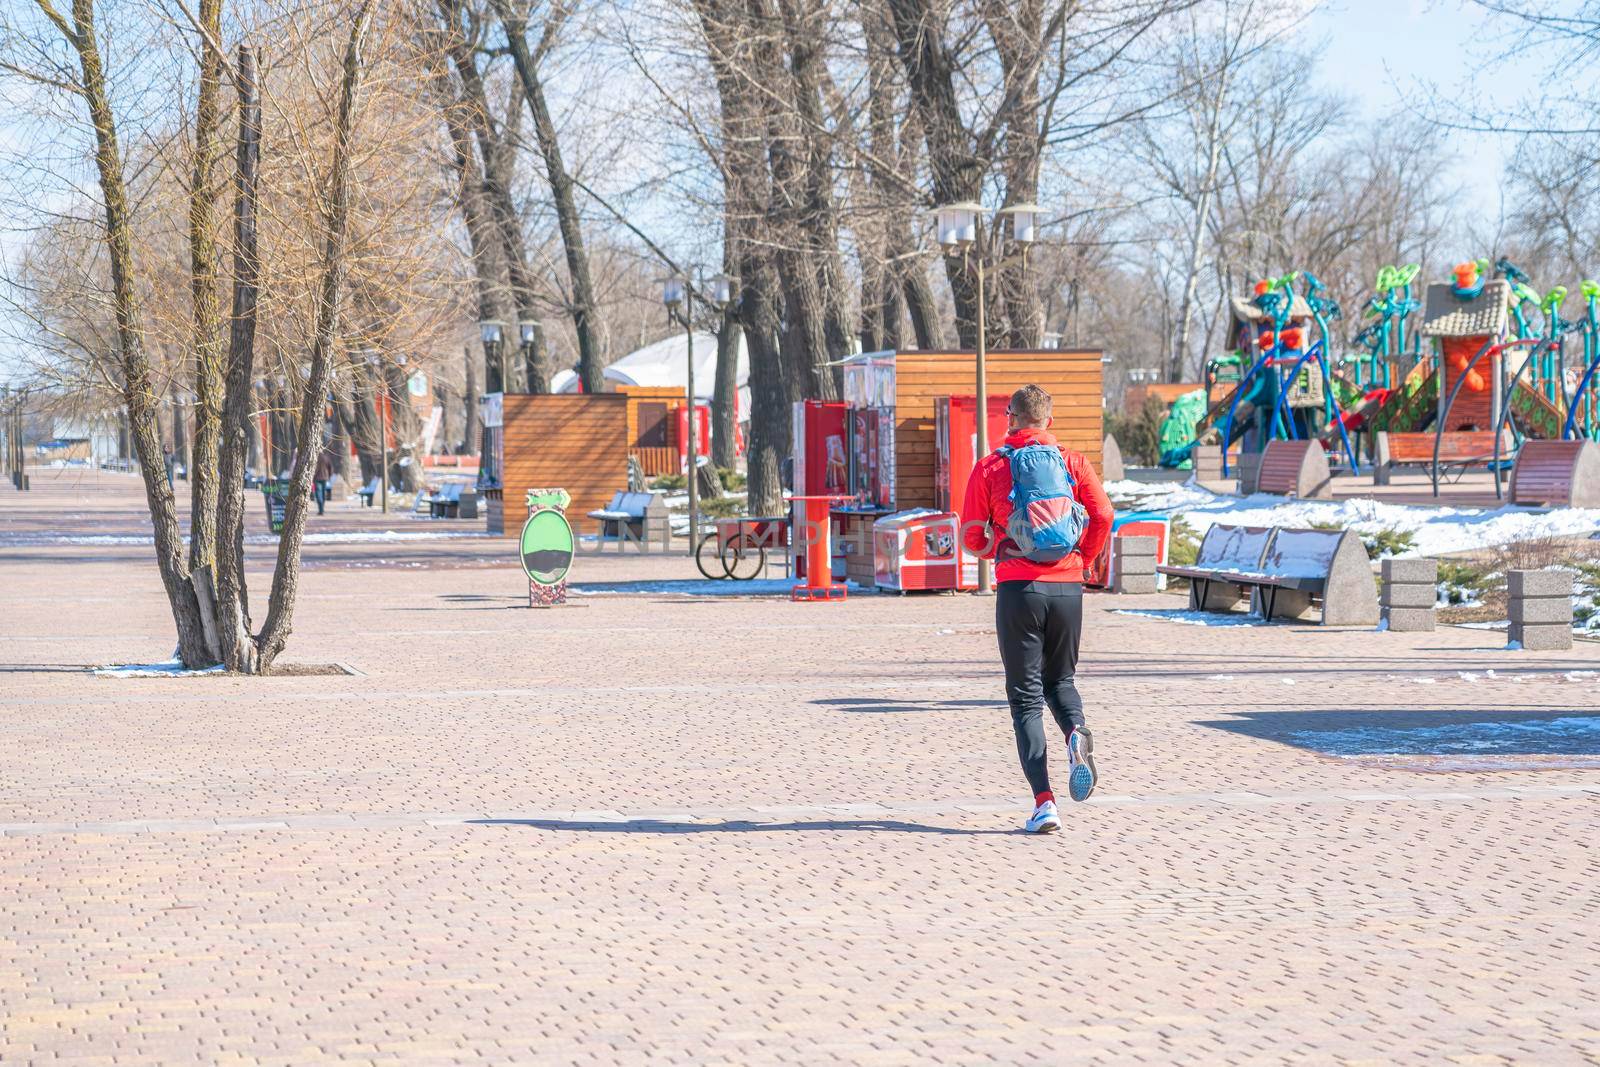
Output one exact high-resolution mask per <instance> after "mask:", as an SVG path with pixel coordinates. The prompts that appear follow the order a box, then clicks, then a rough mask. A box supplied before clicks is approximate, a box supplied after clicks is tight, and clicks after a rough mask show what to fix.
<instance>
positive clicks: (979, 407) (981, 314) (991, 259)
mask: <svg viewBox="0 0 1600 1067" xmlns="http://www.w3.org/2000/svg"><path fill="white" fill-rule="evenodd" d="M935 216H936V219H937V225H938V235H939V244H940V245H942V246H943V247H944V249H945V252H946V254H949V255H955V254H958V253H959V254H960V255H961V256H962V257H963V258H965V257H967V256H971V257H972V261H973V266H974V268H975V272H976V274H977V282H978V294H977V295H978V311H977V327H978V343H977V345H976V348H977V360H976V363H977V366H976V368H975V370H976V372H977V373H976V377H977V383H976V384H977V393H978V395H977V397H976V403H975V405H974V407H975V408H976V412H975V417H976V420H977V433H976V434H975V435H974V437H975V439H976V443H977V452H978V455H977V456H976V457H975V458H976V459H982V458H983V457H984V456H987V455H988V454H989V338H988V332H989V331H988V321H987V319H988V303H989V301H988V294H987V292H986V291H985V288H986V286H985V282H986V281H987V278H986V277H985V274H986V272H987V270H988V269H989V268H990V267H991V266H993V267H996V268H999V267H1004V266H1005V265H1006V263H1008V262H1010V261H1011V260H1010V259H1008V258H1006V257H1004V256H1003V255H1002V253H1003V252H1004V251H1005V247H1004V243H1003V241H1004V238H1003V236H1002V229H1001V225H1002V223H1001V220H1002V219H1003V218H1004V217H1006V216H1009V217H1010V219H1011V232H1010V240H1011V242H1012V243H1013V244H1014V245H1015V246H1017V248H1018V251H1017V252H1016V253H1015V256H1014V257H1013V258H1019V259H1021V260H1022V261H1024V262H1025V261H1026V256H1027V249H1028V246H1029V245H1031V244H1033V241H1034V236H1035V230H1036V229H1037V227H1038V217H1039V207H1038V205H1036V204H1011V205H1009V206H1007V207H1003V208H1001V209H1000V211H999V212H998V213H996V215H995V217H994V220H993V223H992V225H989V226H986V225H985V219H984V207H983V205H982V204H979V203H976V202H974V201H963V202H961V203H956V204H946V205H945V206H943V207H941V208H939V209H938V210H937V211H936V212H935ZM952 447H954V444H953V443H952ZM974 466H976V464H974ZM990 535H991V536H995V533H994V531H991V534H990ZM977 591H978V594H979V595H980V596H981V595H986V594H988V593H990V592H991V591H992V582H991V579H990V566H989V560H987V559H983V558H980V559H979V560H978V590H977Z"/></svg>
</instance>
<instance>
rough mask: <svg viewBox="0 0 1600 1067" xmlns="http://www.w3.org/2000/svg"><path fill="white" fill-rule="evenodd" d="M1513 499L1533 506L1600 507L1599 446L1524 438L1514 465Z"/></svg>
mask: <svg viewBox="0 0 1600 1067" xmlns="http://www.w3.org/2000/svg"><path fill="white" fill-rule="evenodd" d="M1511 502H1512V503H1513V504H1523V505H1527V506H1531V507H1555V508H1600V445H1597V444H1595V443H1594V442H1593V441H1524V442H1523V444H1522V450H1521V451H1520V452H1518V453H1517V463H1516V466H1514V467H1512V468H1511Z"/></svg>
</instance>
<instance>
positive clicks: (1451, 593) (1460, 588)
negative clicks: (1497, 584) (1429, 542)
mask: <svg viewBox="0 0 1600 1067" xmlns="http://www.w3.org/2000/svg"><path fill="white" fill-rule="evenodd" d="M1491 584H1493V583H1491V582H1490V581H1489V580H1488V572H1487V571H1486V570H1485V569H1484V568H1483V567H1482V566H1480V565H1478V564H1476V563H1471V562H1467V561H1465V560H1454V559H1441V560H1440V561H1439V589H1440V591H1441V592H1442V593H1443V594H1444V602H1445V603H1446V604H1472V603H1477V602H1478V601H1479V600H1481V599H1483V594H1484V593H1485V592H1487V591H1488V589H1489V588H1490V586H1491Z"/></svg>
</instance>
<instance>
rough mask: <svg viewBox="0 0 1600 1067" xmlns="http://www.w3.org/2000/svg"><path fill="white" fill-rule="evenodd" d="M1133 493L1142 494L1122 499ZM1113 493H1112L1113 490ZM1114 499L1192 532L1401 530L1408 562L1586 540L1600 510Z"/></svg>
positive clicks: (1169, 491)
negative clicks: (1226, 528) (1326, 527)
mask: <svg viewBox="0 0 1600 1067" xmlns="http://www.w3.org/2000/svg"><path fill="white" fill-rule="evenodd" d="M1128 488H1132V489H1137V490H1140V492H1137V493H1134V492H1124V490H1125V489H1128ZM1113 490H1114V491H1113ZM1108 491H1109V492H1112V495H1113V497H1114V499H1117V500H1119V501H1125V502H1127V503H1128V504H1129V505H1131V506H1132V508H1133V509H1135V510H1139V511H1156V512H1161V513H1163V514H1168V515H1181V516H1183V518H1184V520H1185V521H1186V522H1188V524H1189V525H1190V526H1192V527H1193V528H1194V529H1195V531H1196V533H1202V534H1203V533H1204V532H1205V531H1206V530H1207V529H1209V528H1210V527H1211V526H1212V525H1213V524H1215V523H1227V524H1229V525H1233V526H1289V527H1304V526H1310V525H1312V524H1313V523H1322V524H1331V525H1336V526H1341V527H1349V528H1351V529H1354V530H1358V531H1360V532H1362V533H1377V532H1379V531H1381V530H1406V531H1409V532H1410V533H1411V534H1412V536H1413V538H1414V541H1413V544H1412V546H1411V548H1410V549H1408V550H1407V551H1406V552H1404V553H1402V555H1406V556H1436V555H1439V554H1440V553H1443V552H1460V551H1463V550H1465V549H1473V548H1486V547H1488V546H1490V545H1504V544H1510V543H1511V542H1513V541H1528V540H1533V539H1537V538H1543V537H1560V536H1584V535H1589V534H1593V533H1594V532H1595V531H1596V530H1600V508H1587V509H1586V508H1556V509H1553V510H1549V511H1538V510H1533V509H1530V508H1519V507H1511V506H1509V505H1507V506H1505V507H1499V508H1492V509H1491V508H1452V507H1418V506H1415V505H1408V504H1390V503H1387V502H1384V501H1380V500H1369V499H1361V498H1357V499H1350V500H1286V499H1284V498H1283V497H1280V496H1272V495H1270V494H1267V493H1257V494H1255V495H1253V496H1247V497H1238V496H1224V495H1222V494H1219V493H1213V492H1211V491H1210V490H1207V489H1204V488H1201V487H1200V486H1198V485H1193V484H1188V483H1185V484H1183V485H1170V484H1169V485H1145V484H1142V483H1139V482H1112V483H1110V485H1109V486H1108Z"/></svg>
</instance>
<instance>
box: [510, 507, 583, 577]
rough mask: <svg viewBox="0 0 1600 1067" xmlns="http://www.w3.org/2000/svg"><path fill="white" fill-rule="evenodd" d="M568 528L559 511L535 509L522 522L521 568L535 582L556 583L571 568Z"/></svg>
mask: <svg viewBox="0 0 1600 1067" xmlns="http://www.w3.org/2000/svg"><path fill="white" fill-rule="evenodd" d="M572 549H573V540H572V527H571V526H570V525H568V523H567V519H566V516H564V515H562V514H561V512H559V511H553V510H548V509H547V510H545V511H536V512H534V513H533V514H532V515H529V516H528V521H527V522H525V523H523V524H522V569H523V570H524V571H526V572H527V575H528V578H529V580H530V581H532V582H534V583H536V584H538V585H559V584H560V583H561V579H563V578H565V577H566V576H567V572H568V571H569V570H571V569H572Z"/></svg>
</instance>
